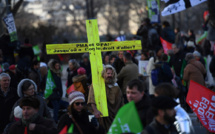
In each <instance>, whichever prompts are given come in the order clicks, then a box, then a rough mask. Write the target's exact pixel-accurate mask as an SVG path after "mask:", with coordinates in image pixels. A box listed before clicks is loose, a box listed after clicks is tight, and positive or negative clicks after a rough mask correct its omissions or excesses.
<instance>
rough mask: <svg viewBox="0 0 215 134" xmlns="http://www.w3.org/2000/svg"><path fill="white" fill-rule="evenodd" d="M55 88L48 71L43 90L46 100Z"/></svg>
mask: <svg viewBox="0 0 215 134" xmlns="http://www.w3.org/2000/svg"><path fill="white" fill-rule="evenodd" d="M54 88H56V85H55V82H54V79H53V77H52V74H51V71H50V70H48V75H47V79H46V89H45V98H46V99H47V98H48V97H49V96H50V95H51V94H52V92H53V89H54Z"/></svg>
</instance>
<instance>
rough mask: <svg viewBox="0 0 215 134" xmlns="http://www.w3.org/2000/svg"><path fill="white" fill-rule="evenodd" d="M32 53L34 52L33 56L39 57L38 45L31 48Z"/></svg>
mask: <svg viewBox="0 0 215 134" xmlns="http://www.w3.org/2000/svg"><path fill="white" fill-rule="evenodd" d="M33 51H34V55H39V54H40V48H39V45H35V46H33Z"/></svg>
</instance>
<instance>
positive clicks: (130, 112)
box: [108, 101, 143, 134]
mask: <svg viewBox="0 0 215 134" xmlns="http://www.w3.org/2000/svg"><path fill="white" fill-rule="evenodd" d="M142 130H143V125H142V123H141V120H140V117H139V115H138V112H137V109H136V106H135V103H134V101H131V102H129V103H127V104H125V105H124V106H123V107H121V108H120V109H119V111H118V113H117V115H116V117H115V119H114V121H113V123H112V125H111V126H110V129H109V131H108V134H121V133H140V132H141V131H142Z"/></svg>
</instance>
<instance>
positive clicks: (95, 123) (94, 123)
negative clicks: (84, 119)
mask: <svg viewBox="0 0 215 134" xmlns="http://www.w3.org/2000/svg"><path fill="white" fill-rule="evenodd" d="M91 123H92V124H93V126H94V127H98V126H99V123H98V121H97V119H96V118H95V117H93V118H92V119H91Z"/></svg>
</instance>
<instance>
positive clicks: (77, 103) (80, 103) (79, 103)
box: [75, 102, 86, 106]
mask: <svg viewBox="0 0 215 134" xmlns="http://www.w3.org/2000/svg"><path fill="white" fill-rule="evenodd" d="M85 104H86V103H85V102H75V105H76V106H79V105H82V106H84V105H85Z"/></svg>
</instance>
